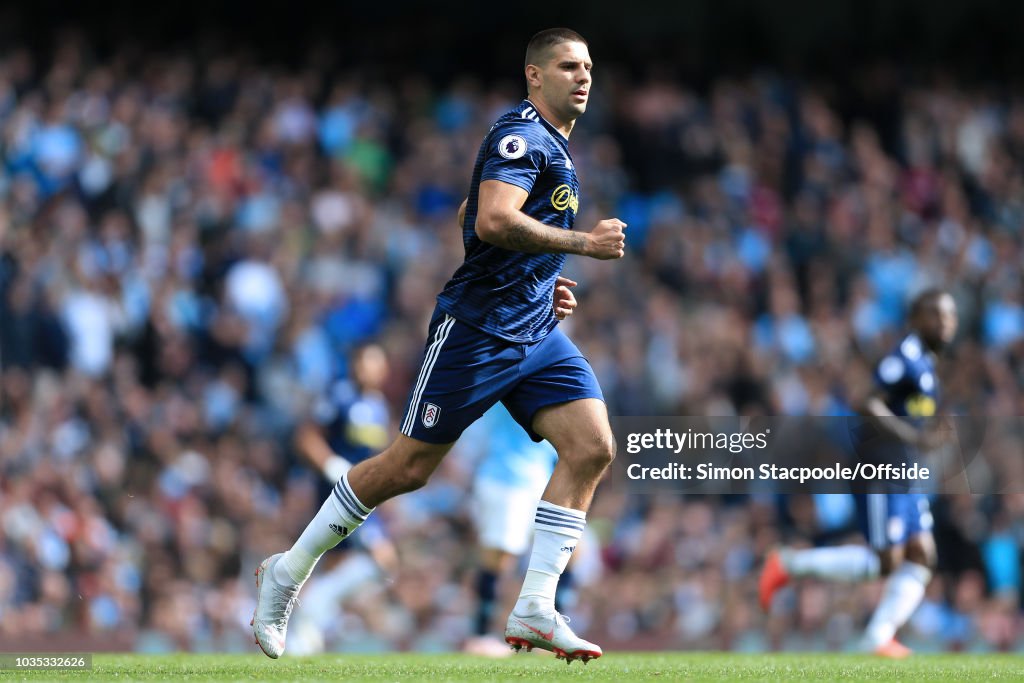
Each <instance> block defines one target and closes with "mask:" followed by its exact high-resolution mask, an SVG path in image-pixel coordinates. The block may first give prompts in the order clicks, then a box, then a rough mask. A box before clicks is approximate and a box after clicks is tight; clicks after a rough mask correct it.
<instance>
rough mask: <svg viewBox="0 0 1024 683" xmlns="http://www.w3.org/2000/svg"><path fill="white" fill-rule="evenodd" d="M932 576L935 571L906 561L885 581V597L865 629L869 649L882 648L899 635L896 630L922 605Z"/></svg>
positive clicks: (883, 593) (883, 594) (883, 596)
mask: <svg viewBox="0 0 1024 683" xmlns="http://www.w3.org/2000/svg"><path fill="white" fill-rule="evenodd" d="M931 578H932V572H931V570H930V569H928V567H925V566H923V565H920V564H917V563H916V562H904V563H903V564H901V565H900V566H899V567H897V568H896V571H894V572H893V573H892V574H891V575H890V576H889V578H888V580H887V581H886V582H885V588H884V589H883V591H882V599H881V600H880V601H879V602H878V607H876V608H875V613H874V615H873V616H872V617H871V621H870V622H869V623H868V627H867V629H866V630H865V633H864V640H865V642H866V645H867V646H868V648H870V649H875V648H878V647H879V646H881V645H885V644H886V643H888V642H889V641H890V640H892V639H893V638H894V637H895V636H896V631H898V630H899V628H900V627H901V626H903V624H905V623H907V620H908V619H910V616H911V615H912V614H913V613H914V610H915V609H917V606H918V605H920V604H921V600H923V599H924V591H925V589H926V588H927V587H928V582H929V581H931Z"/></svg>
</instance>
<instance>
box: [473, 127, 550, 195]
mask: <svg viewBox="0 0 1024 683" xmlns="http://www.w3.org/2000/svg"><path fill="white" fill-rule="evenodd" d="M538 128H539V125H538V124H537V123H536V122H533V121H523V122H519V121H511V122H508V123H505V124H503V125H500V126H497V127H496V128H495V129H494V130H492V131H491V132H490V134H489V136H488V140H487V154H486V156H485V157H484V166H483V171H482V172H481V174H480V180H481V181H484V180H500V181H501V182H503V183H509V184H510V185H515V186H516V187H520V188H522V189H524V190H526V191H527V192H532V191H533V185H534V183H535V182H536V181H537V176H539V175H540V174H541V172H543V171H544V169H546V168H547V166H548V150H547V145H546V144H545V140H544V136H542V135H541V134H540V132H541V131H539V130H538Z"/></svg>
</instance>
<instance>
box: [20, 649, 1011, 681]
mask: <svg viewBox="0 0 1024 683" xmlns="http://www.w3.org/2000/svg"><path fill="white" fill-rule="evenodd" d="M68 680H95V681H117V682H118V683H121V682H122V681H204V682H205V681H210V682H213V681H216V682H220V681H244V682H245V683H253V682H254V681H273V683H284V682H286V681H331V682H332V683H339V682H345V683H348V682H350V681H352V682H357V681H375V682H385V681H399V682H403V681H430V682H431V683H444V682H446V681H452V682H458V683H462V682H466V683H483V682H485V681H487V682H490V681H494V682H498V683H502V682H505V681H587V682H588V683H589V682H591V681H593V682H595V683H596V682H599V681H610V682H613V683H629V682H630V681H851V682H852V681H913V682H914V683H921V682H923V681H981V680H985V681H1020V680H1024V657H1019V656H1010V655H920V656H916V657H913V658H911V659H908V660H904V661H900V662H892V661H885V660H879V659H876V658H872V657H868V656H858V655H838V654H778V655H775V654H772V655H733V654H728V653H700V652H686V653H651V654H622V653H611V654H607V655H605V656H604V657H602V658H601V659H599V660H596V661H592V662H590V664H588V665H587V666H583V665H582V664H580V663H579V662H575V663H573V664H572V665H571V666H566V664H564V663H563V662H560V661H556V660H555V659H554V658H553V657H550V656H546V655H538V654H525V653H524V654H521V655H517V656H515V657H511V658H509V659H504V660H490V659H481V658H477V657H469V656H462V655H412V654H388V655H371V656H368V655H323V656H318V657H305V658H298V657H295V658H284V659H281V660H278V661H271V660H269V659H267V658H265V657H263V656H262V655H259V654H253V655H172V656H145V655H96V656H95V657H94V658H93V669H92V671H76V672H52V671H10V670H7V671H0V681H68Z"/></svg>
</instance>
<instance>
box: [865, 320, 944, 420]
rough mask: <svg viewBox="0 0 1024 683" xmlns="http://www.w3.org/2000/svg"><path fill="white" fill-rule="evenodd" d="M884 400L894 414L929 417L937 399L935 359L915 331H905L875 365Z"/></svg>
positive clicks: (936, 403) (937, 387)
mask: <svg viewBox="0 0 1024 683" xmlns="http://www.w3.org/2000/svg"><path fill="white" fill-rule="evenodd" d="M875 380H876V381H877V382H878V385H879V387H881V389H882V392H883V395H884V397H885V404H886V405H887V406H889V410H891V411H892V412H893V414H894V415H899V416H901V417H909V418H921V417H932V416H934V415H935V410H936V408H937V406H938V401H939V380H938V377H937V376H936V374H935V360H934V357H933V355H932V354H931V352H929V351H928V349H927V348H925V346H924V344H923V343H922V342H921V340H920V339H919V338H918V336H917V335H916V334H911V335H908V336H907V337H906V338H905V339H904V340H903V341H902V342H901V343H900V345H899V347H897V348H896V349H895V350H894V351H893V352H892V353H890V354H889V355H887V356H886V357H885V358H883V359H882V360H881V361H879V363H878V367H877V368H875Z"/></svg>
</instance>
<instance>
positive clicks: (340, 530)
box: [327, 524, 348, 536]
mask: <svg viewBox="0 0 1024 683" xmlns="http://www.w3.org/2000/svg"><path fill="white" fill-rule="evenodd" d="M327 526H329V527H330V528H331V531H333V532H334V533H336V534H338V535H339V536H348V527H347V526H340V525H338V524H328V525H327Z"/></svg>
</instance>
